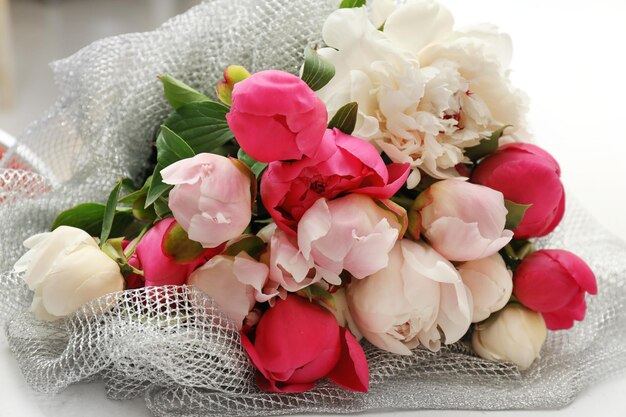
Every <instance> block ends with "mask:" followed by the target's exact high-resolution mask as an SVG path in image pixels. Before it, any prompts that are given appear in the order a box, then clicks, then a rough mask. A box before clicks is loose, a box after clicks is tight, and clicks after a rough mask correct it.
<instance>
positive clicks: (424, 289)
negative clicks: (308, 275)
mask: <svg viewBox="0 0 626 417" xmlns="http://www.w3.org/2000/svg"><path fill="white" fill-rule="evenodd" d="M347 300H348V307H349V309H350V313H351V317H352V319H353V322H354V324H356V326H357V327H358V329H359V330H360V332H361V333H362V334H363V336H364V337H365V338H366V339H367V340H369V341H370V343H372V344H373V345H374V346H376V347H378V348H380V349H383V350H386V351H389V352H392V353H397V354H400V355H409V354H411V350H410V349H413V348H416V347H417V346H418V345H420V344H421V345H423V346H425V347H426V348H428V349H430V350H431V351H437V350H439V349H440V347H441V344H442V343H444V342H445V343H446V344H450V343H454V342H456V341H458V340H459V339H460V338H461V337H462V336H463V335H464V334H465V333H466V332H467V330H468V328H469V326H470V324H471V318H472V298H471V294H470V292H469V291H468V290H467V288H466V287H465V285H464V284H463V281H462V280H461V277H460V276H459V274H458V272H457V271H456V269H454V266H453V265H452V264H451V263H450V262H448V261H447V260H445V259H444V258H443V257H442V256H441V255H439V254H438V253H437V252H436V251H435V250H434V249H432V248H431V247H429V246H428V245H426V244H425V243H422V242H413V241H411V240H408V239H403V240H401V241H399V242H398V243H396V245H395V246H394V248H393V249H392V251H391V252H390V253H389V265H388V266H387V267H386V268H384V269H382V270H380V271H379V272H377V273H375V274H374V275H372V276H370V277H367V278H365V279H361V280H356V279H355V280H352V282H351V283H350V285H348V289H347Z"/></svg>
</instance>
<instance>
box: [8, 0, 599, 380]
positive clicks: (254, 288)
mask: <svg viewBox="0 0 626 417" xmlns="http://www.w3.org/2000/svg"><path fill="white" fill-rule="evenodd" d="M364 6H365V1H363V0H344V1H343V2H342V3H341V7H340V9H339V10H337V11H335V12H333V13H332V14H331V15H330V16H329V17H328V19H327V20H326V22H325V24H324V26H323V28H322V36H323V39H324V43H325V46H324V47H320V48H315V49H307V51H306V52H305V61H304V64H303V65H302V68H301V74H300V76H295V75H292V74H290V73H287V72H282V71H277V70H267V71H261V72H257V73H254V74H250V73H249V72H248V71H247V70H246V69H245V68H243V67H241V66H237V65H233V66H230V67H228V68H226V70H225V72H224V80H223V81H222V82H220V83H219V84H218V85H217V86H216V95H217V97H218V98H219V101H214V100H211V99H210V98H209V97H208V96H207V95H205V94H203V93H202V92H200V91H197V90H194V89H192V88H191V87H189V86H187V85H185V84H184V83H182V82H180V81H178V80H176V79H174V78H173V77H170V76H161V77H160V80H161V82H162V83H163V86H164V94H165V97H166V98H167V100H168V102H169V103H170V105H171V106H172V108H173V112H172V113H171V114H170V116H169V117H168V118H167V119H166V120H165V121H164V123H163V125H162V126H161V127H160V129H159V131H158V134H157V137H156V140H155V161H154V169H153V172H152V175H150V176H149V177H148V178H147V179H146V180H145V181H143V182H142V183H141V184H135V183H134V182H133V181H131V180H129V179H123V180H121V181H120V182H119V183H118V184H117V185H116V186H115V187H114V189H113V191H112V192H111V194H110V195H109V197H108V200H107V202H106V204H98V203H84V204H80V205H78V206H76V207H74V208H71V209H69V210H67V211H64V212H62V213H60V214H59V216H58V217H57V219H56V220H55V221H54V223H53V224H52V227H51V229H52V231H50V232H47V233H43V234H39V235H35V236H33V237H31V238H29V239H28V240H27V241H26V242H25V243H24V244H25V246H26V247H27V248H28V249H29V250H28V252H26V254H25V255H24V256H23V257H22V258H21V259H20V260H19V261H18V262H17V263H16V265H15V271H17V272H19V273H21V274H22V277H23V279H24V281H25V282H26V284H28V286H29V287H30V289H31V290H33V291H34V297H33V302H32V307H31V309H32V311H33V313H34V314H35V316H36V317H37V318H39V319H41V320H48V321H54V320H58V319H61V318H63V317H65V316H68V315H70V314H72V313H73V312H75V311H77V310H78V309H80V308H81V307H82V306H83V305H85V304H86V303H88V302H89V301H91V300H94V299H97V298H99V297H102V296H104V295H106V294H110V293H115V292H118V291H123V290H126V289H128V290H131V289H136V288H141V287H149V286H151V287H159V286H182V285H190V286H195V287H196V288H198V289H199V290H201V291H203V292H204V293H206V294H207V295H208V296H209V297H211V298H212V299H213V300H214V301H215V302H216V303H217V304H218V305H219V307H220V309H221V310H222V311H223V313H224V314H225V315H227V316H228V317H229V319H230V320H231V321H232V323H233V325H234V326H236V327H237V328H238V329H239V330H240V334H241V343H242V346H243V348H244V349H245V350H246V352H247V353H248V355H249V358H250V361H251V362H252V364H253V365H254V366H255V367H256V368H257V370H258V372H257V384H258V386H259V387H260V388H261V389H262V390H265V391H272V392H303V391H306V390H309V389H311V388H313V387H314V386H315V384H316V382H317V381H318V380H320V379H323V378H327V379H329V380H330V381H332V382H334V383H336V384H337V385H339V386H341V387H344V388H347V389H350V390H353V391H359V392H366V391H367V390H368V385H369V375H368V364H367V359H366V356H365V354H364V352H363V349H362V347H361V344H360V343H359V341H360V340H362V339H364V340H367V341H368V342H370V343H371V344H373V345H374V346H376V347H378V348H380V349H382V350H386V351H389V352H392V353H395V354H398V355H410V354H411V350H412V349H429V350H431V351H438V350H439V349H440V348H441V346H442V345H443V344H452V343H455V342H458V341H460V340H464V341H466V342H467V343H468V344H470V345H471V346H472V348H473V351H474V352H475V353H476V354H477V355H479V356H481V357H483V358H485V359H488V360H492V361H506V362H512V363H514V364H516V365H517V366H518V367H519V369H521V370H524V369H527V368H529V367H530V366H531V365H532V363H533V361H534V360H535V359H536V358H537V357H538V356H539V354H540V351H541V348H542V346H543V344H544V342H545V340H546V335H547V329H549V330H553V331H557V330H563V329H568V328H571V327H572V326H573V325H574V321H580V320H583V319H584V316H585V312H586V304H585V297H586V294H595V293H596V292H597V288H596V279H595V276H594V273H593V272H592V270H591V269H590V268H589V267H588V266H587V265H586V264H585V262H584V261H582V260H581V259H580V258H579V257H577V256H576V255H575V254H573V253H570V252H567V251H564V250H559V249H542V250H536V251H535V250H534V248H533V243H532V239H533V238H537V237H542V236H545V235H547V234H549V233H550V232H551V231H553V230H554V229H555V228H556V227H557V225H558V224H559V222H560V221H561V219H562V217H563V214H564V210H565V192H564V189H563V185H562V183H561V180H560V168H559V165H558V163H557V162H556V160H555V159H554V158H553V157H552V156H551V155H549V154H548V153H547V152H546V151H544V150H542V149H541V148H539V147H538V146H536V145H534V144H531V143H527V142H524V141H523V138H525V137H527V136H528V135H527V133H526V132H525V130H524V128H525V122H524V117H525V112H526V101H525V96H524V95H523V94H522V93H521V92H520V91H518V90H517V89H515V88H514V87H513V86H512V84H511V82H510V80H509V78H508V65H509V62H510V58H511V45H510V39H509V38H508V37H507V36H506V35H504V34H502V33H500V32H498V31H497V29H495V28H494V27H491V26H480V27H476V28H470V29H467V30H463V31H458V30H457V31H455V30H453V25H454V21H453V18H452V15H451V14H450V12H449V11H448V10H447V9H445V8H444V7H443V6H441V5H439V4H438V3H436V2H434V1H430V0H420V1H411V2H408V3H407V4H405V5H402V6H396V5H395V3H394V2H391V1H385V0H379V1H376V2H375V3H374V4H373V5H372V7H371V8H370V9H368V8H366V7H364ZM136 185H138V186H136ZM112 303H114V301H112ZM113 307H114V305H111V308H113Z"/></svg>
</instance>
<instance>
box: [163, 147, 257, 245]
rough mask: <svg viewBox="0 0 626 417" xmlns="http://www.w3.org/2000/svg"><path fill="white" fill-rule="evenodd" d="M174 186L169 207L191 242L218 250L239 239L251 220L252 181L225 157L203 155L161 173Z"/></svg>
mask: <svg viewBox="0 0 626 417" xmlns="http://www.w3.org/2000/svg"><path fill="white" fill-rule="evenodd" d="M161 175H162V176H163V182H165V183H166V184H170V185H174V188H173V189H172V191H171V192H170V199H169V206H170V209H171V210H172V213H173V214H174V218H176V221H177V222H178V223H179V224H180V225H181V226H182V227H183V229H185V230H186V231H187V233H189V238H190V239H192V240H195V241H196V242H200V243H201V244H202V246H204V247H205V248H215V247H217V246H219V245H221V244H222V243H224V242H226V241H228V240H230V239H233V238H235V237H237V236H239V235H240V234H241V233H243V231H244V230H245V229H246V227H248V224H249V223H250V219H251V217H252V196H251V193H250V184H251V178H250V176H249V175H247V174H246V173H245V172H243V171H241V170H240V169H239V168H238V167H237V166H235V165H234V163H233V162H232V161H231V160H230V159H228V158H226V157H223V156H220V155H215V154H210V153H201V154H198V155H196V156H194V157H193V158H188V159H183V160H182V161H178V162H176V163H174V164H172V165H170V166H168V167H167V168H165V169H163V170H162V171H161Z"/></svg>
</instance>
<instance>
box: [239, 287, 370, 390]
mask: <svg viewBox="0 0 626 417" xmlns="http://www.w3.org/2000/svg"><path fill="white" fill-rule="evenodd" d="M241 339H242V340H241V341H242V343H243V347H244V348H245V349H246V352H248V355H249V356H250V360H251V361H252V363H253V364H254V366H255V367H256V368H257V369H258V370H259V373H258V375H257V383H258V384H259V387H260V388H261V389H263V390H265V391H270V392H303V391H307V390H310V389H311V388H313V387H315V383H316V381H317V380H319V379H322V378H328V379H330V380H331V381H333V382H334V383H336V384H337V385H340V386H342V387H344V388H347V389H350V390H353V391H359V392H367V390H368V385H369V371H368V366H367V360H366V358H365V353H364V352H363V349H362V348H361V345H360V344H359V342H357V341H356V339H355V338H354V336H352V334H351V333H350V332H349V331H348V330H347V329H344V328H343V327H340V326H339V324H338V323H337V320H336V319H335V317H334V316H333V314H332V313H331V312H329V311H328V310H326V309H324V308H323V307H320V306H319V305H317V304H314V303H312V302H309V301H308V300H305V299H303V298H300V297H298V296H295V295H290V296H288V297H287V298H286V299H285V300H279V301H277V302H276V305H275V306H274V307H272V308H270V309H269V310H267V311H266V312H265V314H264V315H263V316H262V317H261V320H260V321H259V324H258V326H257V328H256V336H255V340H254V343H252V342H251V341H250V339H248V337H247V336H246V335H245V334H242V337H241Z"/></svg>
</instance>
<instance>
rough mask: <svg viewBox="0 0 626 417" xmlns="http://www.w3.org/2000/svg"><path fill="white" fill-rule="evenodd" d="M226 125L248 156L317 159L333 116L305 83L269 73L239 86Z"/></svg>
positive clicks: (264, 73) (283, 74)
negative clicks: (329, 117) (330, 115)
mask: <svg viewBox="0 0 626 417" xmlns="http://www.w3.org/2000/svg"><path fill="white" fill-rule="evenodd" d="M226 120H227V121H228V125H229V126H230V129H231V130H232V131H233V133H234V134H235V138H236V139H237V142H238V143H239V145H240V146H241V148H242V149H243V150H244V151H245V152H246V153H247V154H248V155H250V156H251V157H252V158H254V159H256V160H257V161H261V162H273V161H281V160H292V159H300V158H302V157H303V156H305V155H306V156H314V155H315V154H316V153H317V150H318V146H319V144H320V142H321V141H322V136H323V135H324V130H325V129H326V124H327V122H328V114H327V113H326V106H325V105H324V103H323V102H322V101H321V100H320V99H319V98H318V97H317V96H316V95H315V93H314V92H313V90H311V89H310V88H309V86H308V85H307V84H306V83H305V82H304V81H302V80H301V79H300V78H298V77H296V76H295V75H292V74H289V73H288V72H283V71H275V70H270V71H261V72H258V73H256V74H254V75H252V76H251V77H249V78H247V79H245V80H244V81H240V82H238V83H237V84H235V86H234V89H233V93H232V106H231V108H230V112H229V113H228V114H227V115H226Z"/></svg>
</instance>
